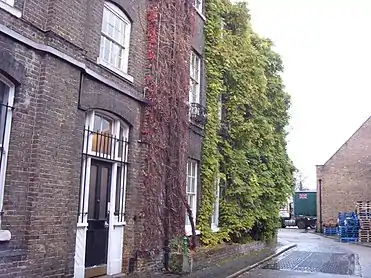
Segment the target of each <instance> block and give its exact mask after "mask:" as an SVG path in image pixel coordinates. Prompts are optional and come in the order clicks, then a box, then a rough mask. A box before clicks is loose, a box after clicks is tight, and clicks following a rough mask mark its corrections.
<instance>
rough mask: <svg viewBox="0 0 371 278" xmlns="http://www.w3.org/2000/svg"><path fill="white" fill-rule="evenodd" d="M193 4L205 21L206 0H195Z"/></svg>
mask: <svg viewBox="0 0 371 278" xmlns="http://www.w3.org/2000/svg"><path fill="white" fill-rule="evenodd" d="M193 6H194V7H195V9H196V11H197V13H198V14H199V15H200V17H201V18H202V19H203V20H204V21H205V20H206V18H205V16H204V13H203V8H204V0H194V3H193Z"/></svg>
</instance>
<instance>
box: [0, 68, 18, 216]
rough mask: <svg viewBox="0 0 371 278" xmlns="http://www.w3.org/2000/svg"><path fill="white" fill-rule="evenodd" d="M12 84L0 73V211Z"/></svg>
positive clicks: (7, 145) (12, 90)
mask: <svg viewBox="0 0 371 278" xmlns="http://www.w3.org/2000/svg"><path fill="white" fill-rule="evenodd" d="M14 89H15V87H14V84H13V83H12V82H10V81H9V80H8V79H6V78H5V77H4V76H2V75H0V212H2V211H3V201H4V184H5V172H6V165H7V158H8V149H9V138H10V129H11V123H12V110H13V101H14Z"/></svg>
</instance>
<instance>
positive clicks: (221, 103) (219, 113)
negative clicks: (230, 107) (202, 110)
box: [218, 94, 223, 123]
mask: <svg viewBox="0 0 371 278" xmlns="http://www.w3.org/2000/svg"><path fill="white" fill-rule="evenodd" d="M222 118H223V100H222V94H219V96H218V120H219V123H221V122H222Z"/></svg>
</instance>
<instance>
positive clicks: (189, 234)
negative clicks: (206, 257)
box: [185, 225, 201, 236]
mask: <svg viewBox="0 0 371 278" xmlns="http://www.w3.org/2000/svg"><path fill="white" fill-rule="evenodd" d="M195 232H196V236H198V235H200V234H201V231H199V230H196V231H195ZM185 234H186V236H191V235H192V227H191V225H186V227H185Z"/></svg>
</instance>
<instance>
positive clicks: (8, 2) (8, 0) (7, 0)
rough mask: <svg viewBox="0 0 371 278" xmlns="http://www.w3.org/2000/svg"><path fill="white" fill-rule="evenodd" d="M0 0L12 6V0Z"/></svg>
mask: <svg viewBox="0 0 371 278" xmlns="http://www.w3.org/2000/svg"><path fill="white" fill-rule="evenodd" d="M0 1H1V2H4V3H5V4H8V5H9V6H14V0H0Z"/></svg>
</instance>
